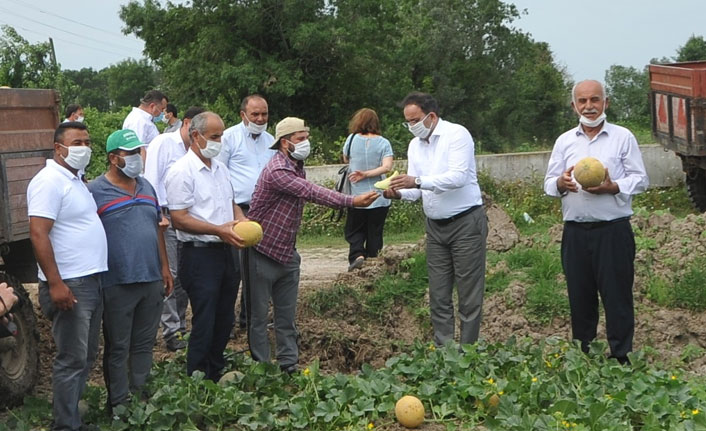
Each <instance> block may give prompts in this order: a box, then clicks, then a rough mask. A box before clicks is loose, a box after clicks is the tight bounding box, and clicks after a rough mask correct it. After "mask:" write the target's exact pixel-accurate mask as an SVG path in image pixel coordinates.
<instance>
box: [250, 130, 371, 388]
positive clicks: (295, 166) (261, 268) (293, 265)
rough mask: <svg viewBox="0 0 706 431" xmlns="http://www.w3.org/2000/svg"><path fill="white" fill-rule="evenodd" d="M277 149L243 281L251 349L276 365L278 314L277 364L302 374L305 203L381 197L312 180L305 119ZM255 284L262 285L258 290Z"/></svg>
mask: <svg viewBox="0 0 706 431" xmlns="http://www.w3.org/2000/svg"><path fill="white" fill-rule="evenodd" d="M270 148H271V149H273V150H277V152H276V153H275V155H274V156H272V158H271V159H270V161H269V162H268V163H267V165H266V166H265V169H264V170H263V171H262V174H260V178H259V179H258V180H257V184H256V185H255V192H254V194H253V196H252V200H251V203H250V212H249V213H248V218H250V219H251V220H254V221H257V222H259V223H260V224H261V225H262V229H263V231H264V236H263V238H262V241H261V242H260V243H259V244H258V245H256V246H255V247H253V248H249V249H246V251H245V252H244V253H243V265H242V266H243V273H244V274H243V281H244V283H245V291H246V294H245V304H246V310H247V311H246V316H247V320H248V323H247V328H248V344H249V346H250V353H251V355H252V358H253V359H255V360H256V361H261V362H268V361H269V360H270V343H269V340H268V338H267V313H268V310H269V304H270V301H271V302H272V306H273V309H274V319H275V337H276V344H277V362H278V363H279V366H280V368H281V369H282V371H284V372H286V373H289V374H291V373H293V372H295V371H297V362H298V360H299V350H298V348H297V329H296V324H295V322H294V319H295V315H296V307H297V292H298V290H299V266H300V263H301V258H300V257H299V253H297V250H296V247H295V241H296V237H297V231H298V230H299V225H300V224H301V221H302V210H303V208H304V204H305V203H306V202H307V201H309V202H315V203H317V204H321V205H326V206H329V207H334V208H338V207H367V206H369V205H370V204H371V203H373V201H375V199H377V198H378V197H379V195H378V193H377V192H374V191H371V192H368V193H364V194H361V195H358V196H349V195H344V194H342V193H338V192H336V191H334V190H329V189H327V188H325V187H321V186H319V185H316V184H314V183H312V182H310V181H307V180H306V174H305V172H304V160H305V159H306V158H307V157H308V156H309V152H310V149H311V145H310V144H309V128H308V127H307V126H306V124H304V120H302V119H301V118H295V117H287V118H285V119H284V120H282V121H280V122H279V123H277V126H276V128H275V141H274V144H272V146H270ZM255 283H257V284H256V285H255Z"/></svg>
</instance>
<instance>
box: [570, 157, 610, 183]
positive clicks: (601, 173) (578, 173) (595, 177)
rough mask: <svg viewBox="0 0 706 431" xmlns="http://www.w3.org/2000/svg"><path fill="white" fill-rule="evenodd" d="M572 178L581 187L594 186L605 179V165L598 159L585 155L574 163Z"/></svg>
mask: <svg viewBox="0 0 706 431" xmlns="http://www.w3.org/2000/svg"><path fill="white" fill-rule="evenodd" d="M574 178H575V179H576V181H577V182H578V183H579V184H581V187H583V188H587V187H596V186H598V185H600V184H601V183H602V182H603V180H605V167H604V166H603V163H601V161H600V160H598V159H596V158H593V157H585V158H583V159H581V160H579V161H578V162H577V163H576V165H574Z"/></svg>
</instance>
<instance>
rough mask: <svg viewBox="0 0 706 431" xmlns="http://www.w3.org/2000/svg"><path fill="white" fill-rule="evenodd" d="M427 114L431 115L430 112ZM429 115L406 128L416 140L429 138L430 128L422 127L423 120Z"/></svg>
mask: <svg viewBox="0 0 706 431" xmlns="http://www.w3.org/2000/svg"><path fill="white" fill-rule="evenodd" d="M429 114H431V112H430V113H429ZM429 114H427V115H425V116H424V118H422V119H421V120H420V121H418V122H417V123H415V124H414V125H412V126H409V127H408V129H409V131H410V132H411V133H412V134H413V135H414V136H416V137H417V138H422V139H424V138H426V137H428V136H429V133H431V128H429V127H427V126H425V125H424V120H426V119H427V117H428V116H429Z"/></svg>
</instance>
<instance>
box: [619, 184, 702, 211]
mask: <svg viewBox="0 0 706 431" xmlns="http://www.w3.org/2000/svg"><path fill="white" fill-rule="evenodd" d="M633 208H634V210H635V213H636V214H641V215H645V216H649V215H650V214H652V213H654V212H658V211H666V212H669V213H671V214H673V215H674V216H675V217H684V216H686V215H687V214H694V212H695V210H694V207H693V206H692V204H691V201H689V195H688V194H687V192H686V187H684V186H683V185H680V186H677V187H659V188H658V187H655V188H651V189H647V190H645V191H644V192H643V193H640V194H639V195H637V196H635V198H634V199H633Z"/></svg>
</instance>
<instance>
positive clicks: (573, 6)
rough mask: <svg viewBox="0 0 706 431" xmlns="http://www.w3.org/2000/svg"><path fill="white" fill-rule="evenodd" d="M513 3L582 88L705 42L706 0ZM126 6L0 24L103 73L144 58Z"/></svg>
mask: <svg viewBox="0 0 706 431" xmlns="http://www.w3.org/2000/svg"><path fill="white" fill-rule="evenodd" d="M508 1H509V2H512V3H514V4H515V5H517V7H518V9H520V10H526V11H527V14H525V15H522V17H521V18H520V19H519V20H517V21H515V22H514V23H513V24H512V25H513V26H516V27H517V28H519V29H521V30H522V31H525V32H528V33H530V34H531V35H532V37H533V38H534V39H535V40H537V41H543V42H547V43H549V46H550V48H551V50H552V52H553V53H554V58H555V60H556V61H557V63H558V64H559V65H560V66H564V67H566V69H567V71H568V72H569V74H570V75H571V76H572V77H573V78H574V79H575V80H580V79H585V78H597V79H600V80H603V79H604V75H605V71H606V69H608V67H610V65H612V64H621V65H625V66H635V67H638V68H642V67H643V66H644V65H646V64H647V63H649V61H650V59H651V58H654V57H657V58H661V57H665V56H667V57H672V56H674V55H675V53H676V50H677V49H678V48H679V47H680V46H681V45H683V44H684V43H685V42H686V40H687V39H688V38H689V36H691V35H692V34H696V35H698V36H702V35H705V34H706V24H704V22H705V20H706V0H668V1H656V0H592V1H578V0H508ZM177 2H181V1H177ZM126 3H127V1H126V0H72V1H70V2H60V1H58V0H0V24H9V25H12V26H13V27H15V29H16V30H17V31H18V32H19V33H20V34H21V35H22V36H23V37H24V38H26V39H27V40H29V41H30V42H32V43H35V42H39V41H44V40H47V39H48V38H49V37H52V38H53V39H54V45H55V49H56V56H57V60H58V61H59V63H60V64H61V65H62V67H63V68H64V69H80V68H82V67H92V68H94V69H102V68H103V67H106V66H109V65H111V64H114V63H117V62H119V61H121V60H123V59H125V58H128V57H132V58H141V57H142V48H143V43H142V41H140V40H138V39H136V38H134V37H132V36H125V35H123V34H122V32H121V28H122V27H123V23H122V21H121V20H120V18H119V17H118V11H119V9H120V5H122V4H126ZM174 43H178V37H175V40H174Z"/></svg>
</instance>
